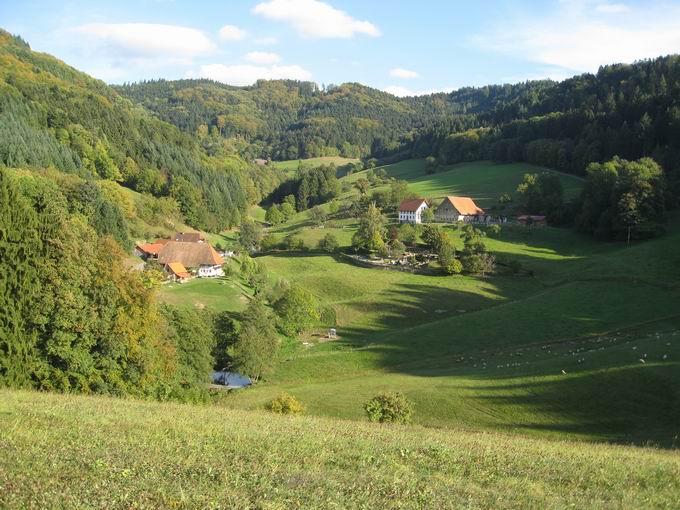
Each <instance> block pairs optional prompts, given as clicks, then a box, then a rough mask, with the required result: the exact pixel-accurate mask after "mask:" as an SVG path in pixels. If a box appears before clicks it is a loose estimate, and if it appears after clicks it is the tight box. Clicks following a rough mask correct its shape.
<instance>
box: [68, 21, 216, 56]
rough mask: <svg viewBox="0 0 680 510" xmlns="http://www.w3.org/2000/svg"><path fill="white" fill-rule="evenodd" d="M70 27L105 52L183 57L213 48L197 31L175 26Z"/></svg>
mask: <svg viewBox="0 0 680 510" xmlns="http://www.w3.org/2000/svg"><path fill="white" fill-rule="evenodd" d="M73 30H74V31H75V32H77V33H78V34H81V35H83V36H85V37H87V38H89V39H91V40H92V41H94V42H95V43H96V44H98V45H99V46H100V49H102V50H104V51H105V52H107V53H111V54H113V55H117V56H122V57H156V56H165V57H172V58H177V59H182V58H184V59H186V58H190V57H195V56H198V55H204V54H207V53H211V52H212V51H214V50H215V44H214V43H213V42H212V41H211V40H210V39H208V38H207V37H206V36H205V35H204V34H203V32H201V31H200V30H196V29H194V28H188V27H182V26H176V25H157V24H151V23H89V24H86V25H81V26H79V27H76V28H75V29H73Z"/></svg>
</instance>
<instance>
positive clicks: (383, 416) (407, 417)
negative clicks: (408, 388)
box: [364, 392, 413, 423]
mask: <svg viewBox="0 0 680 510" xmlns="http://www.w3.org/2000/svg"><path fill="white" fill-rule="evenodd" d="M364 411H366V415H367V416H368V420H369V421H372V422H379V423H409V422H410V421H411V417H412V416H413V403H412V402H411V401H410V400H409V399H407V398H406V397H405V396H404V395H403V394H402V393H398V392H397V393H381V394H379V395H376V396H375V397H373V398H372V399H371V400H369V401H368V402H366V403H365V404H364Z"/></svg>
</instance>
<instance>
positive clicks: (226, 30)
mask: <svg viewBox="0 0 680 510" xmlns="http://www.w3.org/2000/svg"><path fill="white" fill-rule="evenodd" d="M218 35H219V38H220V41H241V40H243V39H245V38H246V37H247V36H248V32H246V31H245V30H243V29H242V28H239V27H237V26H234V25H224V26H223V27H222V28H220V31H219V32H218Z"/></svg>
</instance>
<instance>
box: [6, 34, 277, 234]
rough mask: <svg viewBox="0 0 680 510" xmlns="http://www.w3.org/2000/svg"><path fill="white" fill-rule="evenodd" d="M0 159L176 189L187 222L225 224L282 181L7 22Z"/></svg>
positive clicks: (165, 192)
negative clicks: (14, 32)
mask: <svg viewBox="0 0 680 510" xmlns="http://www.w3.org/2000/svg"><path fill="white" fill-rule="evenodd" d="M0 165H4V166H8V167H22V168H48V167H53V168H55V169H57V170H59V171H61V172H65V173H69V174H74V175H77V176H80V177H82V178H85V179H90V180H92V179H96V180H108V181H112V182H118V183H121V184H122V185H124V186H126V187H128V188H131V189H133V190H136V191H138V192H141V193H146V194H150V195H153V196H155V197H172V198H173V199H174V200H176V202H177V203H178V205H179V208H180V210H181V212H182V214H183V215H184V216H185V218H186V220H187V222H188V223H189V224H191V225H192V226H194V227H197V228H201V229H205V230H213V231H219V230H221V229H223V228H225V227H230V226H233V225H237V224H238V223H239V222H240V218H241V214H242V213H243V211H245V209H246V207H247V205H248V203H249V202H251V203H255V202H258V201H259V200H261V198H262V195H263V194H266V193H268V192H269V191H270V190H271V189H273V188H274V187H275V186H276V185H277V184H278V182H276V180H275V178H274V177H273V176H272V175H271V172H263V171H262V170H261V169H258V168H256V167H255V165H252V164H249V163H246V162H245V161H244V160H243V159H242V158H241V157H240V156H238V155H237V154H236V152H235V151H234V150H233V149H232V148H231V147H230V145H229V144H228V143H226V141H224V140H222V139H220V140H217V139H211V138H208V139H205V140H201V141H199V140H197V139H196V138H195V137H193V136H189V135H187V134H185V133H183V132H181V131H180V130H179V129H177V128H176V127H175V126H173V125H171V124H168V123H166V122H162V121H159V120H158V119H156V118H154V117H153V116H152V115H150V114H149V113H147V112H145V111H144V110H143V109H141V108H139V107H137V106H135V105H134V104H132V103H131V102H130V101H129V100H128V99H126V98H124V97H122V96H121V95H120V94H118V93H117V92H115V91H114V90H113V89H112V88H111V87H109V86H107V85H106V84H104V83H103V82H101V81H98V80H94V79H92V78H90V77H89V76H87V75H86V74H84V73H81V72H79V71H76V70H75V69H73V68H71V67H69V66H67V65H65V64H64V63H63V62H60V61H59V60H57V59H55V58H54V57H51V56H49V55H45V54H40V53H36V52H33V51H31V49H30V47H29V46H28V45H27V44H26V43H25V42H24V41H23V40H21V39H20V38H17V37H12V36H11V35H10V34H8V33H7V32H4V31H0Z"/></svg>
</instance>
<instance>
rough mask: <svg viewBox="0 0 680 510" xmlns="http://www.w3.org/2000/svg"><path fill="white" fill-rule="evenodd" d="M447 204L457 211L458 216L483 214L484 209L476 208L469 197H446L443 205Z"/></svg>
mask: <svg viewBox="0 0 680 510" xmlns="http://www.w3.org/2000/svg"><path fill="white" fill-rule="evenodd" d="M447 201H448V202H449V203H450V204H451V205H452V206H453V208H454V209H455V210H456V211H458V214H461V215H463V216H479V215H482V214H484V209H482V208H481V207H478V206H477V204H475V202H474V200H472V199H471V198H470V197H452V196H448V197H446V199H445V200H444V203H446V202H447Z"/></svg>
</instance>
